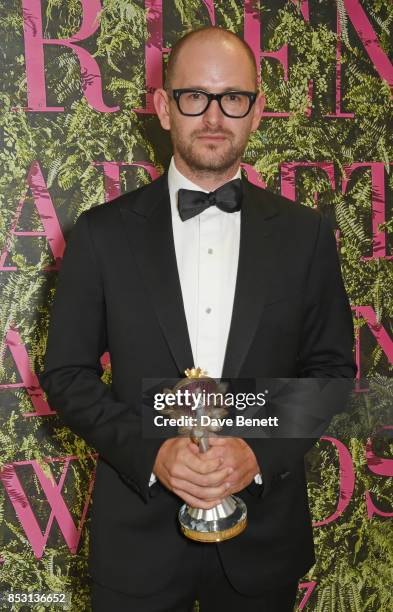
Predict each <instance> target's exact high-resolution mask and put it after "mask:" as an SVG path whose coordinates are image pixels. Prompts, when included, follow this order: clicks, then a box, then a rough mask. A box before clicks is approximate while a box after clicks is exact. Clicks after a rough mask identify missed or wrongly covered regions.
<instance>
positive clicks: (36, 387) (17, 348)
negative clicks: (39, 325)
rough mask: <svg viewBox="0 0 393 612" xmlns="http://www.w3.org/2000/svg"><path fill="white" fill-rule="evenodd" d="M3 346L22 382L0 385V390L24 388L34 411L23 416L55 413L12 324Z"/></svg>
mask: <svg viewBox="0 0 393 612" xmlns="http://www.w3.org/2000/svg"><path fill="white" fill-rule="evenodd" d="M5 347H6V349H7V348H9V350H10V352H11V355H12V357H13V360H14V362H15V366H16V369H17V371H18V373H19V376H20V377H21V379H22V382H20V383H10V384H8V385H7V384H6V385H0V390H1V389H20V388H21V387H23V388H24V389H26V391H27V393H28V394H29V396H30V399H31V403H32V404H33V406H34V408H35V412H26V413H25V414H24V415H23V416H47V415H50V414H56V413H55V411H54V410H51V409H50V406H49V404H48V402H47V401H46V399H45V398H44V394H43V391H42V389H41V387H40V383H39V380H38V378H37V376H36V375H35V373H34V372H33V370H32V368H31V366H30V361H29V355H28V352H27V350H26V347H25V345H24V344H23V341H22V338H21V337H20V334H19V332H18V331H17V329H16V328H15V327H14V326H10V328H9V330H8V332H7V333H6V337H5Z"/></svg>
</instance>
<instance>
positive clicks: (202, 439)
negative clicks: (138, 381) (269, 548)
mask: <svg viewBox="0 0 393 612" xmlns="http://www.w3.org/2000/svg"><path fill="white" fill-rule="evenodd" d="M185 374H186V377H187V378H184V379H182V380H181V381H179V382H178V383H177V384H176V385H175V387H174V389H173V390H170V389H165V390H164V392H166V393H176V392H177V391H178V390H181V391H182V392H184V391H188V392H189V393H193V394H194V397H195V396H198V395H199V397H200V399H199V400H198V402H197V404H196V406H194V407H193V409H192V412H193V418H192V419H191V422H192V424H190V425H188V426H187V425H186V426H184V427H180V428H179V433H180V434H185V433H188V434H189V436H190V438H191V440H192V441H193V442H194V443H195V444H197V445H198V447H199V452H201V453H205V452H206V451H207V450H208V449H209V432H213V433H215V432H217V431H220V430H221V429H222V427H221V426H220V425H217V423H218V419H220V418H221V419H222V417H223V415H225V414H226V413H227V410H226V409H225V408H224V406H223V404H222V401H217V399H216V398H217V397H219V398H222V397H223V393H222V391H223V390H224V386H223V385H220V384H217V383H216V381H215V380H214V379H212V378H209V377H207V376H204V375H203V374H202V370H201V368H192V369H187V370H185ZM206 395H207V396H208V397H209V398H210V397H211V396H213V397H214V398H215V399H213V401H211V400H210V399H208V400H207V401H206V400H205V399H204V398H205V397H206ZM202 398H203V399H202ZM163 412H165V413H167V414H171V415H173V414H174V413H175V412H176V414H177V415H179V413H182V412H183V415H186V413H188V414H189V412H190V409H188V410H187V409H184V407H183V408H179V407H178V406H173V407H170V408H169V407H168V408H165V410H164V411H163ZM203 417H205V418H203ZM204 421H207V422H209V421H212V422H213V423H214V424H212V425H209V424H207V425H205V424H203V423H204ZM178 518H179V523H180V527H181V530H182V532H183V533H184V535H185V536H186V537H187V538H190V539H191V540H196V541H198V542H222V541H224V540H229V539H230V538H233V537H235V536H237V535H239V534H240V533H242V531H244V529H245V528H246V526H247V506H246V504H245V503H244V502H243V500H242V499H240V498H239V497H236V496H235V495H228V496H227V497H225V499H223V500H222V502H221V503H219V504H217V505H216V506H214V507H213V508H210V509H208V510H204V509H202V508H193V507H192V506H189V505H188V504H183V506H181V508H180V510H179V515H178Z"/></svg>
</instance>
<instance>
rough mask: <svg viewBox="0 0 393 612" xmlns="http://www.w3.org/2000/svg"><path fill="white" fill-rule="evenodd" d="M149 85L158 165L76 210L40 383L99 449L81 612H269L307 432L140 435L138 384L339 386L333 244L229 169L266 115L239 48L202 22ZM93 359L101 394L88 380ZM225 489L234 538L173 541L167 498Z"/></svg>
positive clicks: (283, 606)
mask: <svg viewBox="0 0 393 612" xmlns="http://www.w3.org/2000/svg"><path fill="white" fill-rule="evenodd" d="M165 85H166V86H165V89H158V90H156V92H155V94H154V100H155V106H156V110H157V114H158V117H159V120H160V122H161V126H162V127H163V128H164V129H165V130H170V134H171V138H172V142H173V149H174V156H173V158H172V160H171V164H170V167H169V170H168V171H167V172H165V173H164V175H163V176H162V177H160V178H159V179H158V180H156V181H153V182H152V183H151V184H150V185H148V186H145V187H142V188H140V189H137V190H136V191H134V192H132V193H128V194H124V195H123V196H121V197H120V198H118V199H117V200H115V201H113V202H111V203H109V204H105V205H102V206H97V207H95V208H93V209H91V210H89V211H87V212H84V213H83V214H82V215H81V216H80V217H79V219H78V220H77V222H76V224H75V227H74V229H73V231H72V235H71V238H70V240H69V243H68V245H67V249H66V252H65V256H64V260H63V264H62V269H61V272H60V275H59V279H58V286H57V293H56V299H55V304H54V307H53V311H52V317H51V324H50V330H49V337H48V348H47V354H46V363H45V372H44V373H43V375H42V376H41V382H42V385H43V388H44V389H45V391H46V393H47V394H48V398H49V401H50V404H51V406H52V407H53V408H55V409H57V411H58V412H59V414H60V416H61V417H62V419H63V420H64V422H65V423H66V424H68V425H69V427H70V428H71V429H72V430H73V431H75V432H76V433H77V434H78V435H80V436H81V437H83V438H84V439H85V440H86V441H87V442H88V443H89V444H91V445H92V446H93V447H95V448H96V449H97V451H98V453H99V460H98V464H97V475H96V482H95V488H94V493H93V504H92V517H91V535H90V571H91V575H92V579H93V588H92V599H93V610H94V611H96V610H97V611H98V610H107V609H108V608H109V606H113V607H114V608H116V609H117V610H119V611H120V610H136V611H138V612H144V611H149V612H159V611H162V612H175V611H177V610H179V611H180V610H184V611H185V610H191V609H192V602H193V601H194V600H195V599H198V600H199V602H200V610H201V612H208V611H210V610H221V609H222V610H238V609H239V608H241V609H242V610H255V611H256V610H258V611H263V610H266V611H268V612H274V611H277V612H285V611H289V610H292V609H293V606H294V601H295V596H296V589H297V583H298V580H299V578H300V577H301V576H302V575H304V573H305V572H307V570H309V568H310V567H311V566H312V564H313V563H314V560H315V559H314V550H313V542H312V530H311V521H310V515H309V510H308V504H307V491H306V481H305V473H304V462H303V459H304V453H305V452H306V451H307V449H308V448H309V447H310V446H311V444H312V441H311V440H310V441H307V440H306V441H304V440H303V441H301V440H274V439H272V440H258V439H252V440H251V439H249V440H243V439H241V438H236V437H232V438H223V437H217V438H216V439H214V438H213V439H211V448H210V449H209V451H208V452H207V453H205V454H204V455H202V454H201V455H200V454H198V450H197V448H196V447H195V445H193V444H192V443H191V442H190V441H189V440H188V439H186V438H171V439H168V440H165V441H163V440H159V439H155V440H154V439H148V438H145V439H144V438H143V435H142V431H141V427H142V426H141V380H142V379H143V378H176V377H183V376H184V370H185V369H186V368H189V367H192V366H193V365H195V366H199V367H201V368H203V369H204V370H207V373H208V374H209V375H210V376H213V377H220V376H223V377H226V378H229V377H233V378H236V377H237V378H253V377H254V378H255V377H352V376H353V375H354V372H355V366H354V362H353V358H352V344H353V328H352V318H351V312H350V308H349V305H348V300H347V297H346V294H345V290H344V287H343V283H342V279H341V275H340V269H339V264H338V259H337V254H336V249H335V241H334V237H333V233H332V231H331V230H330V228H329V226H328V224H327V223H326V221H325V220H324V218H323V217H322V216H321V215H320V214H319V213H317V212H316V211H314V210H311V209H309V208H307V207H305V206H302V205H300V204H295V203H293V202H289V201H287V200H285V199H284V198H282V197H280V196H278V195H274V194H271V193H269V192H267V191H265V190H261V189H259V188H257V187H255V186H254V185H252V184H251V183H249V182H248V181H247V179H246V178H245V177H244V176H242V175H241V173H240V161H241V158H242V155H243V152H244V149H245V147H246V144H247V141H248V138H249V135H250V132H252V131H255V130H256V129H257V128H258V125H259V122H260V119H261V114H262V110H263V96H262V94H261V93H260V92H259V93H258V91H257V76H256V65H255V60H254V57H253V55H252V53H251V51H250V49H249V48H248V47H247V45H245V44H244V43H243V41H241V40H240V39H239V38H238V37H237V36H236V35H234V34H232V33H230V32H227V31H225V30H222V29H220V28H216V27H208V28H203V29H201V30H198V31H195V32H192V33H190V34H188V35H187V36H185V37H183V39H181V41H179V42H178V43H177V45H175V47H174V49H173V50H172V53H171V56H170V59H169V64H168V69H167V81H166V84H165ZM236 179H240V180H236ZM224 186H225V187H224ZM220 188H223V190H222V189H221V191H220ZM217 189H218V191H216V190H217ZM181 190H186V191H181ZM195 191H203V192H205V193H209V194H210V195H209V196H205V199H204V198H203V196H202V197H201V196H200V194H199V195H198V194H197V197H196V199H195V198H194V196H195V193H193V192H195ZM210 192H215V193H214V194H211V193H210ZM201 202H202V205H201ZM228 202H229V203H228ZM106 350H109V352H110V356H111V365H112V377H113V382H112V387H111V388H109V387H108V386H107V385H104V384H103V383H102V381H101V380H100V376H101V375H102V368H101V366H100V361H99V359H100V356H101V355H102V354H103V353H104V352H105V351H106ZM261 482H262V484H261ZM231 493H237V494H238V495H239V496H240V497H242V498H243V499H244V501H245V502H246V505H247V508H248V527H247V529H246V530H245V531H244V532H243V533H242V534H241V535H239V536H237V537H235V538H233V539H231V540H227V541H225V542H222V543H220V544H201V543H197V542H193V541H190V540H187V539H186V538H185V537H183V536H182V535H181V533H180V531H179V527H178V524H177V512H178V509H179V506H180V505H181V503H182V502H183V501H185V502H187V503H189V504H190V505H192V506H196V507H200V508H211V507H213V506H214V505H216V504H217V503H218V501H219V500H220V499H222V498H223V497H225V496H226V495H228V494H231Z"/></svg>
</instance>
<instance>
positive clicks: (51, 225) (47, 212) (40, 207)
mask: <svg viewBox="0 0 393 612" xmlns="http://www.w3.org/2000/svg"><path fill="white" fill-rule="evenodd" d="M27 184H28V187H29V188H30V189H31V192H32V195H33V198H34V202H35V205H36V208H37V212H38V214H39V216H40V219H41V222H42V225H43V226H44V231H43V232H20V231H17V230H16V229H15V228H16V226H17V224H18V221H19V218H20V215H21V213H22V209H23V205H24V203H25V198H26V193H25V194H24V196H23V197H22V198H21V200H20V202H19V204H18V207H17V209H16V213H15V217H14V220H13V222H12V225H11V229H10V236H9V238H8V240H7V242H6V245H5V249H4V250H3V252H2V253H1V255H0V271H1V272H15V271H16V270H18V268H17V267H16V266H6V265H5V260H6V258H7V255H8V253H9V250H10V247H11V241H12V235H13V236H46V237H47V239H48V242H49V247H50V249H51V251H52V253H53V257H54V258H55V261H56V263H55V264H54V265H53V266H48V267H47V268H45V269H44V272H48V271H50V270H58V269H59V265H60V260H61V258H62V257H63V253H64V249H65V241H64V236H63V233H62V231H61V227H60V224H59V220H58V218H57V215H56V212H55V209H54V206H53V202H52V198H51V196H50V193H49V191H48V188H47V186H46V183H45V179H44V177H43V174H42V170H41V168H40V164H39V162H38V161H33V163H32V164H31V166H30V170H29V173H28V175H27Z"/></svg>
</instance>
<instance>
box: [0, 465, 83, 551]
mask: <svg viewBox="0 0 393 612" xmlns="http://www.w3.org/2000/svg"><path fill="white" fill-rule="evenodd" d="M71 459H77V457H75V456H69V457H61V458H57V459H50V458H47V459H46V461H48V462H49V461H64V467H63V471H62V473H61V476H60V479H59V482H58V483H56V481H55V479H54V477H53V475H52V477H51V478H48V477H47V476H46V474H45V473H44V472H43V470H42V468H41V466H40V465H39V464H38V463H37V461H35V460H32V461H17V462H15V463H12V464H8V465H5V466H4V467H3V469H2V470H1V471H0V480H2V482H3V485H4V487H5V490H6V491H7V493H8V496H9V498H10V500H11V502H12V505H13V506H14V509H15V512H16V515H17V517H18V519H19V521H20V524H21V526H22V528H23V530H24V532H25V534H26V536H27V538H28V540H29V542H30V544H31V547H32V549H33V552H34V555H35V557H36V558H37V559H41V557H42V555H43V554H44V550H45V546H46V543H47V541H48V537H49V533H50V530H51V527H52V524H53V519H54V518H55V517H56V520H57V523H58V525H59V527H60V530H61V532H62V534H63V536H64V539H65V541H66V543H67V546H68V548H69V549H70V552H71V553H72V554H74V555H75V554H76V552H77V548H78V544H79V540H80V536H81V532H82V527H83V524H84V522H85V517H86V512H87V509H88V504H89V501H90V496H91V493H92V490H93V485H94V478H95V470H93V473H92V477H91V479H90V482H89V487H88V491H87V496H86V501H85V505H84V508H83V512H82V516H81V518H80V521H79V525H78V527H75V524H74V521H73V518H72V516H71V513H70V511H69V510H68V508H67V505H66V503H65V501H64V499H63V497H62V495H61V490H62V488H63V485H64V481H65V478H66V475H67V472H68V467H69V464H70V461H71ZM18 465H31V467H32V468H33V470H34V472H35V474H36V476H37V477H38V480H39V482H40V484H41V487H42V490H43V491H44V493H45V497H46V499H47V502H48V504H49V505H50V508H51V513H50V516H49V520H48V523H47V526H46V529H45V532H44V533H42V531H41V528H40V526H39V524H38V521H37V519H36V517H35V515H34V512H33V510H32V508H31V505H30V502H29V499H28V497H27V495H26V493H25V491H24V489H23V487H22V484H21V482H20V480H19V478H18V476H17V473H16V469H15V467H16V466H18Z"/></svg>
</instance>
